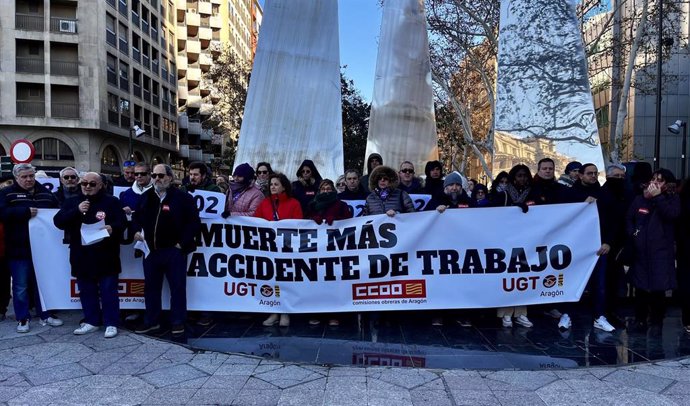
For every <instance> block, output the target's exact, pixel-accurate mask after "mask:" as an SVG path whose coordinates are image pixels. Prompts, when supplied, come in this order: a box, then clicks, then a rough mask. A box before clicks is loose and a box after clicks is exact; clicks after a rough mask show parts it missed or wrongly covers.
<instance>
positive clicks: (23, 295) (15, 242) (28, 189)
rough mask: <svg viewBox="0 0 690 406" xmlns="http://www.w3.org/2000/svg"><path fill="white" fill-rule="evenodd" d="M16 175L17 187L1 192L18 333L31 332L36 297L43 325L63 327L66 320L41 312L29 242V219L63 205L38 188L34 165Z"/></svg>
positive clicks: (15, 171) (21, 167)
mask: <svg viewBox="0 0 690 406" xmlns="http://www.w3.org/2000/svg"><path fill="white" fill-rule="evenodd" d="M12 175H14V179H15V184H14V185H12V186H9V187H6V188H5V189H2V190H0V221H2V222H3V224H4V225H5V255H6V257H7V260H8V264H9V268H10V273H11V274H12V303H13V305H14V314H15V315H16V317H17V332H18V333H28V332H29V330H30V326H29V320H30V319H31V314H30V313H29V308H30V307H31V306H30V303H29V302H30V299H31V298H32V297H33V299H34V303H33V304H34V306H35V307H36V311H37V312H39V315H40V317H41V324H42V325H44V326H46V325H48V326H51V327H57V326H61V325H62V320H60V319H58V318H57V317H54V316H52V315H51V314H50V313H48V312H47V311H42V310H41V309H42V307H41V300H40V295H39V294H38V287H37V285H36V274H35V271H34V265H33V259H32V254H31V243H30V241H29V220H31V219H32V218H33V217H35V216H36V215H37V214H38V210H39V209H57V208H59V203H58V201H57V199H56V198H55V196H54V195H53V194H52V193H50V192H49V191H48V190H47V189H46V188H44V187H41V186H40V185H37V183H36V168H34V167H33V165H31V164H26V163H24V164H17V165H15V166H14V167H13V168H12ZM37 186H38V187H37ZM29 289H31V290H32V291H33V296H32V295H30V294H29Z"/></svg>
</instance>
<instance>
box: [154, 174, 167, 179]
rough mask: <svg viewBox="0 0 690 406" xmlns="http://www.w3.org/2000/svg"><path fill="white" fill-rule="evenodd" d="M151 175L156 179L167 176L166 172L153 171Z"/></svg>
mask: <svg viewBox="0 0 690 406" xmlns="http://www.w3.org/2000/svg"><path fill="white" fill-rule="evenodd" d="M151 177H152V178H154V179H156V178H158V179H163V178H164V177H165V174H164V173H152V174H151Z"/></svg>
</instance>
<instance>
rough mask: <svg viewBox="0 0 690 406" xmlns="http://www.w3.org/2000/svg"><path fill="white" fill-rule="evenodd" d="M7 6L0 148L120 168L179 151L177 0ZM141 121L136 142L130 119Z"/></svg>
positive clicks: (0, 20)
mask: <svg viewBox="0 0 690 406" xmlns="http://www.w3.org/2000/svg"><path fill="white" fill-rule="evenodd" d="M3 6H4V7H5V11H4V12H3V13H1V14H0V27H1V28H0V36H2V38H3V41H1V42H0V52H1V53H2V55H3V58H2V60H0V95H1V96H2V97H0V155H6V154H7V152H8V150H9V147H10V145H11V144H12V142H14V141H15V140H17V139H22V138H25V139H28V140H30V141H31V142H32V143H33V144H34V146H35V148H36V157H35V160H34V164H35V165H37V166H40V167H42V168H45V169H47V170H49V171H50V170H57V169H59V168H62V167H64V166H74V167H76V168H77V169H78V170H82V171H86V170H94V171H100V172H104V173H119V171H120V169H119V168H120V166H121V164H122V162H123V161H125V160H127V159H134V160H136V161H146V162H154V163H158V162H165V163H171V162H174V161H175V160H176V159H177V158H178V149H179V140H178V130H177V77H176V75H177V68H176V61H175V57H174V55H175V44H176V42H175V25H174V22H175V18H176V10H175V5H174V3H173V0H10V1H7V2H5V3H4V4H3ZM135 125H136V126H139V127H140V128H141V129H142V130H144V134H143V135H142V136H141V137H138V138H134V139H133V142H132V143H131V149H132V150H131V151H130V138H131V135H132V128H133V127H134V126H135Z"/></svg>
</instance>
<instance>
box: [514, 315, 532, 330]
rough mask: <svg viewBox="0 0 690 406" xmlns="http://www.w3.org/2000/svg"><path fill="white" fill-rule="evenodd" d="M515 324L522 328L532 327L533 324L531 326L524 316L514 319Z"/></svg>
mask: <svg viewBox="0 0 690 406" xmlns="http://www.w3.org/2000/svg"><path fill="white" fill-rule="evenodd" d="M515 322H516V323H517V324H519V325H521V326H522V327H528V328H529V327H532V326H533V325H534V324H532V322H531V321H529V319H528V318H527V316H525V315H524V314H521V315H519V316H517V317H516V318H515Z"/></svg>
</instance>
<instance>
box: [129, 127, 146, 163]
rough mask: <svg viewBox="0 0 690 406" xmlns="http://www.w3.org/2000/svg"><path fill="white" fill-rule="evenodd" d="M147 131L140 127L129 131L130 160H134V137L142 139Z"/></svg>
mask: <svg viewBox="0 0 690 406" xmlns="http://www.w3.org/2000/svg"><path fill="white" fill-rule="evenodd" d="M145 132H146V131H144V130H142V129H141V128H140V127H139V126H138V125H135V126H133V127H132V128H130V129H129V153H128V158H127V159H130V160H134V137H137V138H139V137H141V136H142V135H144V133H145Z"/></svg>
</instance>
